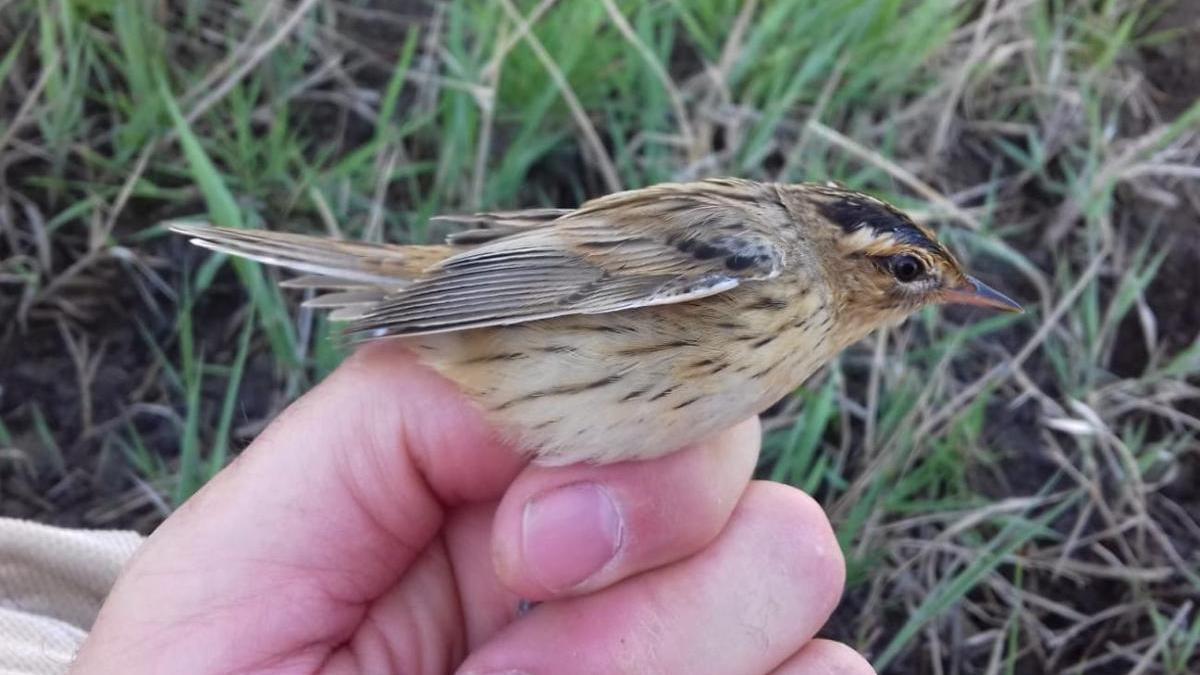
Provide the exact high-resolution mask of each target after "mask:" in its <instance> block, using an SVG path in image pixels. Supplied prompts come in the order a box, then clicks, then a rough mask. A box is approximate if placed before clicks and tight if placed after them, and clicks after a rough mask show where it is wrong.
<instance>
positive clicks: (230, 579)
mask: <svg viewBox="0 0 1200 675" xmlns="http://www.w3.org/2000/svg"><path fill="white" fill-rule="evenodd" d="M758 439H759V430H758V424H757V422H756V421H748V422H746V423H743V424H741V425H739V426H737V427H735V428H734V429H731V430H729V431H728V432H726V433H724V434H721V435H720V436H718V437H716V438H712V439H709V440H708V441H706V442H704V443H700V444H698V445H696V446H694V447H691V448H687V449H685V450H682V451H680V452H677V453H673V454H670V455H668V456H665V457H662V458H659V459H655V460H650V461H645V462H631V463H623V464H611V465H604V466H591V465H575V466H567V467H557V468H546V467H538V466H527V465H526V463H525V462H524V460H522V459H521V458H520V456H519V455H518V454H517V453H515V452H513V451H512V450H511V449H509V448H506V447H505V446H504V445H503V444H501V443H499V442H498V441H496V440H495V438H494V437H493V435H492V434H491V433H490V431H489V429H488V428H487V426H486V425H485V424H484V422H483V420H482V419H481V417H480V416H479V414H478V413H477V412H476V411H475V409H474V408H472V407H471V406H470V404H469V403H467V401H466V400H465V399H464V398H463V397H462V396H461V395H460V394H459V393H458V392H457V391H456V390H455V389H454V387H453V386H452V385H451V384H450V383H449V382H447V381H445V380H443V379H442V378H440V377H439V376H438V375H436V374H434V373H433V372H432V371H430V370H428V369H426V368H424V367H422V366H420V365H418V364H417V363H416V362H415V361H414V360H413V358H412V357H411V355H409V354H408V353H407V352H405V351H404V350H403V349H402V348H400V347H399V346H397V345H396V344H375V345H370V346H367V347H365V348H363V349H361V350H360V351H359V352H358V353H357V354H355V355H354V356H352V357H351V358H350V359H349V360H348V361H347V362H346V364H344V365H343V366H342V367H341V368H340V369H339V370H338V371H337V372H336V373H334V374H333V375H331V376H330V377H329V378H328V380H327V381H326V382H324V383H322V384H321V385H320V386H318V387H316V388H315V389H314V390H313V391H312V392H310V393H309V394H307V395H306V396H304V397H303V398H302V399H300V400H299V401H297V402H296V403H295V404H293V405H292V406H291V407H290V408H288V410H287V411H285V412H284V413H283V414H282V415H281V416H280V418H279V419H278V420H276V421H275V422H274V423H273V424H272V425H271V426H270V427H269V428H268V429H267V431H265V432H264V433H263V434H262V436H261V437H260V438H258V439H257V440H256V441H255V442H254V443H253V444H252V445H251V446H250V447H249V448H247V450H246V451H245V452H244V453H243V454H242V455H241V456H240V457H239V458H238V460H237V461H235V462H234V463H233V464H232V465H231V466H230V467H229V468H227V469H226V470H224V471H222V472H221V473H220V474H219V475H218V476H217V477H216V478H215V479H214V480H213V481H211V482H210V483H209V484H208V485H207V486H205V487H204V488H203V489H202V490H201V491H200V492H199V493H198V494H197V495H196V496H195V497H194V498H193V499H191V500H190V501H189V502H187V503H186V504H184V505H183V507H182V508H180V509H179V511H177V512H176V513H175V514H174V515H172V516H171V517H170V518H168V519H167V520H166V521H165V522H164V523H163V524H162V526H161V527H160V528H159V529H158V530H157V531H156V532H155V533H154V534H153V535H152V536H151V537H150V538H149V539H148V540H147V541H146V543H145V545H144V546H143V548H142V549H141V551H139V553H138V554H137V556H135V558H134V559H133V561H132V562H131V563H130V565H129V567H128V568H127V569H126V571H125V573H124V574H123V575H122V577H121V579H120V580H119V581H118V583H117V585H116V586H115V588H114V589H113V591H112V593H111V595H110V596H109V598H108V600H107V601H106V603H105V605H104V608H103V609H102V611H101V613H100V616H99V618H98V619H97V621H96V624H95V626H94V628H93V630H92V633H91V635H90V636H89V637H88V639H87V641H86V642H85V644H84V646H83V648H82V650H81V652H80V654H79V657H78V659H77V661H76V663H75V666H74V671H73V672H77V673H122V674H126V673H225V672H252V673H263V672H271V673H302V672H303V673H312V672H320V673H354V672H363V673H391V672H395V673H444V672H450V671H453V670H455V669H456V668H459V669H460V670H459V671H458V672H464V673H468V672H469V673H489V672H497V671H498V672H524V673H530V674H538V673H613V672H634V673H695V674H702V673H719V674H721V675H725V674H728V673H767V672H780V673H870V672H872V671H871V669H870V667H869V666H868V665H867V664H866V662H865V661H863V659H862V657H860V656H858V655H857V654H856V653H854V652H853V651H852V650H850V649H849V648H847V647H845V646H843V645H839V644H837V643H833V642H829V641H824V640H813V639H812V638H813V635H814V634H815V633H816V631H817V630H818V629H819V628H820V627H821V625H822V624H823V623H824V622H825V620H826V619H827V618H828V616H829V614H830V612H832V611H833V608H834V606H835V605H836V604H837V601H838V598H839V596H840V595H841V590H842V583H843V579H844V574H845V572H844V566H843V561H842V558H841V554H840V552H839V549H838V545H837V542H836V541H835V539H834V536H833V533H832V531H831V528H830V526H829V523H828V521H827V520H826V518H825V516H824V514H823V513H822V511H821V509H820V508H819V507H818V506H817V504H816V503H815V502H814V501H813V500H812V499H810V498H809V497H807V496H805V495H803V494H802V493H800V492H799V491H797V490H794V489H792V488H789V487H786V486H782V485H778V484H773V483H764V482H750V476H751V472H752V470H753V466H754V463H755V458H756V456H757V452H758ZM522 598H524V599H528V600H534V601H543V602H544V604H542V605H540V606H538V607H537V608H536V609H534V610H533V611H532V612H530V613H529V614H528V615H526V616H523V617H518V616H517V612H516V610H517V606H518V602H519V600H520V599H522Z"/></svg>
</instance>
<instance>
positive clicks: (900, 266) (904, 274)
mask: <svg viewBox="0 0 1200 675" xmlns="http://www.w3.org/2000/svg"><path fill="white" fill-rule="evenodd" d="M888 269H890V270H891V271H892V276H894V277H896V280H897V281H900V282H902V283H908V282H910V281H916V280H917V279H919V278H921V276H922V275H923V274H925V265H923V264H922V263H921V261H920V260H917V259H916V258H915V257H913V256H911V255H897V256H892V258H891V259H889V260H888Z"/></svg>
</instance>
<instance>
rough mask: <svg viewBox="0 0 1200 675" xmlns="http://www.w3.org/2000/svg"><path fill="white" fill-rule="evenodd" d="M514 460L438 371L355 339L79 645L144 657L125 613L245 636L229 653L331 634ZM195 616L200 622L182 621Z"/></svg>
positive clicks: (143, 621) (178, 521)
mask: <svg viewBox="0 0 1200 675" xmlns="http://www.w3.org/2000/svg"><path fill="white" fill-rule="evenodd" d="M522 465H523V461H522V460H521V459H520V458H519V457H518V456H517V455H516V454H515V453H514V452H512V451H511V450H509V449H507V448H505V447H504V446H503V445H501V444H500V443H498V442H497V441H496V440H494V438H493V436H492V432H491V431H490V429H489V428H488V427H487V425H486V424H485V423H484V422H483V420H482V419H481V418H480V416H479V414H478V413H477V411H476V409H475V408H474V407H473V406H472V405H471V404H470V403H469V402H468V401H467V400H466V399H465V398H463V397H462V395H461V394H460V393H459V392H458V391H457V390H456V389H455V388H454V386H453V385H452V384H451V383H450V382H448V381H446V380H444V379H443V378H441V377H439V376H438V375H436V374H435V373H433V372H432V371H431V370H429V369H427V368H425V367H423V366H420V365H418V364H417V363H416V361H415V360H414V359H413V357H412V355H411V354H409V353H408V352H407V351H405V350H404V349H402V348H400V347H399V346H398V345H397V344H395V343H392V344H378V345H370V346H368V347H365V348H363V349H361V350H359V352H358V353H356V354H355V355H354V356H352V357H351V358H350V359H348V360H347V362H346V363H345V364H343V365H342V367H340V368H339V369H338V370H337V371H336V372H335V373H334V374H332V375H331V376H330V377H329V378H328V379H327V380H326V381H325V382H323V383H322V384H321V385H319V386H318V387H316V388H315V389H314V390H313V391H311V392H309V393H308V394H307V395H305V396H304V397H303V398H301V399H300V400H299V401H297V402H296V403H294V404H293V405H292V406H290V407H289V408H288V410H286V411H285V412H284V413H283V414H282V415H281V416H280V417H279V419H277V420H276V421H275V422H274V423H273V424H272V425H271V426H270V427H269V428H268V430H267V431H266V432H264V433H263V434H262V435H261V436H260V438H259V439H258V440H256V441H255V442H254V443H253V444H252V445H251V446H250V447H249V448H248V449H247V450H246V451H245V452H244V453H243V454H242V455H241V457H240V458H239V459H238V460H237V461H236V462H235V463H234V464H233V465H232V466H231V467H229V468H227V469H226V470H225V471H223V472H221V474H219V475H218V476H217V478H216V479H214V480H213V481H211V482H210V483H209V484H208V485H207V486H205V488H204V489H203V490H201V491H200V493H198V494H197V495H196V497H194V498H193V499H192V500H190V501H189V502H188V503H187V504H185V505H184V507H183V508H181V509H180V510H179V511H178V512H177V513H176V514H175V515H173V516H172V517H171V518H169V519H168V520H167V521H166V522H165V523H163V525H162V526H161V527H160V528H159V530H158V531H157V532H155V534H154V535H153V536H152V537H150V539H149V540H148V541H147V543H146V545H145V546H144V547H143V549H142V550H141V552H140V553H139V555H138V556H137V557H136V558H135V560H134V561H133V563H132V564H131V566H130V568H129V569H128V570H127V571H126V573H125V574H124V575H123V577H122V579H121V580H120V581H119V582H118V584H117V586H116V588H115V589H114V591H113V593H112V594H111V595H110V597H109V599H108V601H107V602H106V604H105V606H104V609H103V611H102V613H101V615H100V618H99V620H98V622H97V626H96V629H95V631H94V632H93V634H92V639H90V640H89V641H88V643H87V645H85V647H84V652H83V656H82V657H81V658H82V659H84V660H86V659H87V658H89V657H90V656H91V655H92V654H94V653H95V652H96V650H98V649H109V650H110V652H111V653H110V654H109V656H110V657H112V658H113V659H121V658H126V659H129V658H130V654H131V653H133V652H145V654H143V655H144V656H146V657H147V658H151V659H152V658H154V657H155V654H154V653H153V652H152V651H149V650H151V649H152V647H145V646H142V645H133V644H128V643H129V642H130V641H131V640H132V638H130V639H128V640H127V639H125V637H124V635H125V634H126V632H128V633H129V635H133V636H136V635H139V634H140V633H139V632H137V631H126V628H127V627H128V626H129V625H156V626H164V627H169V626H180V627H181V628H180V632H181V633H183V638H182V639H183V640H184V641H185V642H186V643H187V644H188V645H192V646H193V648H194V651H195V652H196V653H197V654H198V655H201V656H209V657H211V654H212V652H211V650H212V649H213V646H214V645H228V644H234V643H235V642H236V643H237V644H242V643H244V642H246V640H245V639H244V636H246V635H248V634H253V635H254V636H255V638H254V642H253V644H247V645H242V647H243V652H242V653H241V654H240V655H238V656H239V658H240V659H242V661H241V662H239V663H240V664H241V665H245V663H252V662H253V659H254V658H255V657H256V655H257V654H259V653H260V652H261V655H262V658H269V657H270V656H271V655H272V654H275V653H284V652H286V651H287V650H288V649H289V648H292V647H294V646H295V645H297V644H310V645H311V644H314V643H316V642H318V641H320V640H322V639H326V638H328V637H329V636H330V635H337V634H339V631H340V633H341V634H342V635H344V634H345V633H346V630H347V627H349V628H353V626H354V625H356V624H357V622H358V621H360V620H361V619H362V617H363V616H364V612H365V606H364V605H365V603H368V602H369V601H371V600H372V599H373V598H375V597H376V596H378V595H380V594H381V593H383V592H384V590H385V589H388V588H390V587H391V586H392V585H394V584H395V583H396V582H397V581H398V580H399V578H400V577H401V576H402V575H403V574H404V573H405V570H406V569H407V568H408V566H409V565H410V564H411V563H412V562H413V561H414V560H415V559H416V557H417V556H418V555H419V553H420V552H421V551H422V549H423V548H424V547H425V546H426V544H427V543H428V542H429V541H430V540H431V539H432V537H433V536H434V535H435V534H436V533H437V532H438V530H439V528H440V527H441V525H442V522H443V519H444V510H445V508H446V505H448V504H457V503H463V502H470V501H475V500H486V499H498V498H499V496H500V494H501V493H502V492H503V490H504V488H505V487H507V485H508V483H509V482H510V481H511V480H512V478H513V477H514V476H515V475H516V474H517V472H518V471H519V470H520V468H521V466H522ZM147 598H154V601H153V602H147ZM276 608H287V611H283V612H278V611H276ZM301 611H302V612H303V613H304V616H305V619H304V621H296V620H293V619H295V617H294V616H293V613H295V612H301ZM197 616H204V617H208V619H207V620H206V621H204V622H202V623H200V624H199V625H196V626H190V625H189V624H190V623H195V622H194V617H197ZM262 616H273V617H275V620H274V621H269V622H263V621H261V617H262ZM185 626H186V627H187V629H186V630H184V628H183V627H185ZM306 640H307V641H308V642H307V643H306V642H305V641H306ZM187 648H188V647H187V646H186V645H182V646H179V649H180V650H186V649H187ZM120 650H128V651H126V652H125V653H124V655H122V653H121V651H120ZM230 652H231V650H228V649H227V650H224V651H222V652H221V653H222V654H228V653H230ZM309 653H312V654H317V651H316V650H311V649H310V650H309ZM101 660H102V659H101ZM210 660H211V658H210ZM114 662H116V663H119V662H120V661H119V660H115V661H114ZM127 662H135V663H136V662H137V661H136V660H134V661H127ZM228 665H230V666H231V669H232V667H233V666H234V665H238V664H234V663H232V662H231V663H230V664H228Z"/></svg>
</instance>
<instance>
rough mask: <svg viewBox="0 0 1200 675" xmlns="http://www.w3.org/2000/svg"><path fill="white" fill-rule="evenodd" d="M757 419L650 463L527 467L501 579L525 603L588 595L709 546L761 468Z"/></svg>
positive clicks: (505, 530)
mask: <svg viewBox="0 0 1200 675" xmlns="http://www.w3.org/2000/svg"><path fill="white" fill-rule="evenodd" d="M759 438H760V431H759V425H758V420H757V419H752V420H747V421H746V422H744V423H742V424H740V425H738V426H736V427H734V428H733V429H730V430H729V431H726V432H725V433H722V434H719V435H717V436H716V437H714V438H711V439H708V440H706V441H703V442H701V443H697V444H696V445H695V446H693V447H691V448H687V449H685V450H683V451H680V452H676V453H672V454H670V455H667V456H665V457H661V458H658V459H654V460H649V461H641V462H623V463H620V464H608V465H602V466H590V465H575V466H567V467H539V466H530V467H528V468H526V469H525V471H523V472H522V473H521V475H520V476H518V477H517V479H516V481H514V482H513V485H512V486H511V487H510V488H509V489H508V491H507V492H506V493H505V495H504V498H503V500H502V501H501V503H500V508H499V510H498V511H497V512H496V522H495V526H494V530H493V536H492V542H493V543H492V546H493V551H494V558H495V560H496V569H497V574H498V576H499V577H500V579H501V581H502V582H504V583H505V585H507V586H508V587H509V588H511V589H512V590H513V591H515V592H517V593H518V594H519V595H520V596H521V597H523V598H526V599H529V600H545V599H548V598H551V597H555V596H558V595H563V594H576V593H581V592H590V591H594V590H596V589H598V588H603V587H604V586H608V585H609V584H612V583H614V582H616V581H619V580H621V579H624V578H626V577H629V576H631V575H634V574H638V573H640V572H643V571H645V570H648V569H652V568H655V567H658V566H660V565H664V564H666V563H669V562H673V561H675V560H679V559H681V558H684V557H687V556H689V555H691V554H693V553H695V552H696V551H698V550H700V549H701V548H703V547H704V546H705V545H707V544H708V543H709V542H710V541H712V539H713V537H715V536H717V533H718V532H720V531H721V528H722V527H723V526H724V525H725V522H726V520H728V518H729V514H730V512H732V511H733V507H734V505H735V504H736V503H737V500H738V497H739V496H740V495H741V494H742V491H743V490H745V489H746V484H747V483H748V482H749V480H750V476H751V474H752V473H753V471H754V464H755V461H756V459H757V457H758V447H759Z"/></svg>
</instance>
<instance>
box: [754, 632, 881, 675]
mask: <svg viewBox="0 0 1200 675" xmlns="http://www.w3.org/2000/svg"><path fill="white" fill-rule="evenodd" d="M771 673H772V675H875V669H874V668H872V667H871V664H869V663H867V660H866V659H864V658H863V657H862V654H859V653H858V652H856V651H854V650H853V649H851V648H849V647H847V646H846V645H844V644H842V643H840V642H834V641H832V640H813V641H812V642H810V643H808V644H806V645H804V648H803V649H801V650H800V651H799V652H797V653H796V654H795V656H793V657H792V658H790V659H788V660H787V661H785V662H784V663H783V665H781V666H779V667H778V668H776V669H775V670H773V671H771Z"/></svg>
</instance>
